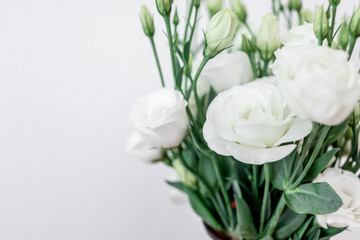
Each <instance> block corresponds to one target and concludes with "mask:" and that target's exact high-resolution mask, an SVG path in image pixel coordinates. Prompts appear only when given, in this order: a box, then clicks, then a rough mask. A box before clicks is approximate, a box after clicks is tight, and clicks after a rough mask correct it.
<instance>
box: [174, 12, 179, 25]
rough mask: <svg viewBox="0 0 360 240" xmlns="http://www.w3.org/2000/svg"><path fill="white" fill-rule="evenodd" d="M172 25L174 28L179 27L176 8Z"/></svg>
mask: <svg viewBox="0 0 360 240" xmlns="http://www.w3.org/2000/svg"><path fill="white" fill-rule="evenodd" d="M173 24H174V25H175V26H177V25H179V15H178V11H177V8H176V9H175V14H174V18H173Z"/></svg>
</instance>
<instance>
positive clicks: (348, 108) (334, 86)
mask: <svg viewBox="0 0 360 240" xmlns="http://www.w3.org/2000/svg"><path fill="white" fill-rule="evenodd" d="M275 55H276V60H275V62H274V64H273V66H272V69H273V73H274V75H275V76H276V77H277V84H278V87H279V89H280V92H281V94H282V95H283V97H284V98H285V101H286V103H287V104H288V105H289V107H290V108H291V110H292V111H293V112H294V113H295V114H296V115H297V116H299V117H302V118H304V119H309V120H312V121H315V122H318V123H322V124H326V125H330V126H333V125H338V124H340V123H341V122H343V121H344V120H345V119H346V118H347V117H348V116H349V115H350V114H351V112H352V111H353V108H354V106H355V104H356V103H357V101H358V100H359V99H360V78H359V74H358V71H357V69H356V68H355V66H354V65H353V64H352V63H351V62H348V60H347V54H346V53H345V52H343V51H339V50H334V49H331V48H328V47H322V46H316V47H314V46H306V45H294V46H285V47H283V48H282V49H280V50H278V51H276V52H275Z"/></svg>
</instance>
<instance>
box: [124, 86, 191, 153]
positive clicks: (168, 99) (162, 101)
mask: <svg viewBox="0 0 360 240" xmlns="http://www.w3.org/2000/svg"><path fill="white" fill-rule="evenodd" d="M186 105H187V102H186V101H185V100H184V98H183V96H182V94H181V93H180V92H178V91H175V90H173V89H168V88H162V89H160V90H158V91H155V92H153V93H151V94H149V95H147V96H145V97H144V98H141V99H140V100H139V101H138V102H137V103H136V104H135V105H134V106H133V108H132V111H131V114H130V118H129V123H130V125H131V126H132V127H133V128H134V129H135V130H137V131H138V132H139V133H141V134H142V135H143V137H144V138H145V139H146V141H147V142H148V143H149V145H151V146H153V147H157V148H171V147H176V146H178V145H179V144H180V143H181V141H182V140H183V139H184V137H185V135H186V133H187V124H188V117H187V114H186Z"/></svg>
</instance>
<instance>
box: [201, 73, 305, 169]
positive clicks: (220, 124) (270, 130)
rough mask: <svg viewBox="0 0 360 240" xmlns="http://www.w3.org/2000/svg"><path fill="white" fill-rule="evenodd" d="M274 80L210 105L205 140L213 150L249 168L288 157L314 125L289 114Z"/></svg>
mask: <svg viewBox="0 0 360 240" xmlns="http://www.w3.org/2000/svg"><path fill="white" fill-rule="evenodd" d="M273 81H274V78H273V77H271V78H264V79H261V80H257V81H254V82H251V83H248V84H245V85H243V86H238V87H234V88H231V89H229V90H226V91H224V92H222V93H220V94H219V95H218V96H217V97H216V98H215V99H214V100H213V101H212V102H211V104H210V106H209V108H208V111H207V116H206V122H205V125H204V130H203V134H204V138H205V140H206V142H207V143H208V146H209V148H210V149H212V150H213V151H215V152H216V153H218V154H220V155H224V156H233V157H234V158H235V159H237V160H239V161H241V162H244V163H249V164H264V163H267V162H274V161H277V160H280V159H282V158H284V157H286V156H287V155H288V154H290V153H291V152H292V151H293V150H294V149H295V148H296V144H294V142H295V141H298V140H300V139H303V138H304V137H305V136H306V135H308V134H309V133H310V132H311V129H312V123H311V122H310V121H307V120H302V119H298V118H296V117H295V115H294V114H293V113H292V112H291V111H290V110H289V108H288V107H287V106H286V104H285V102H284V101H283V99H282V98H281V95H280V93H279V91H278V89H277V87H276V86H275V85H274V84H273V83H272V82H273Z"/></svg>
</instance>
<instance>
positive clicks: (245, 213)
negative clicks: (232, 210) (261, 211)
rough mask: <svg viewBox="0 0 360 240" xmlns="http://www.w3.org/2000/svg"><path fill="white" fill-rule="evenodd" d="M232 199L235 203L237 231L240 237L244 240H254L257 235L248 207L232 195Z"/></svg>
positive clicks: (242, 200) (240, 199)
mask: <svg viewBox="0 0 360 240" xmlns="http://www.w3.org/2000/svg"><path fill="white" fill-rule="evenodd" d="M234 198H235V202H236V213H237V222H238V231H239V234H240V236H241V237H243V238H245V239H256V238H257V235H258V234H257V232H256V228H255V225H254V221H253V218H252V215H251V212H250V209H249V206H248V205H247V203H246V202H245V200H244V199H243V198H241V197H239V196H236V195H234Z"/></svg>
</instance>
